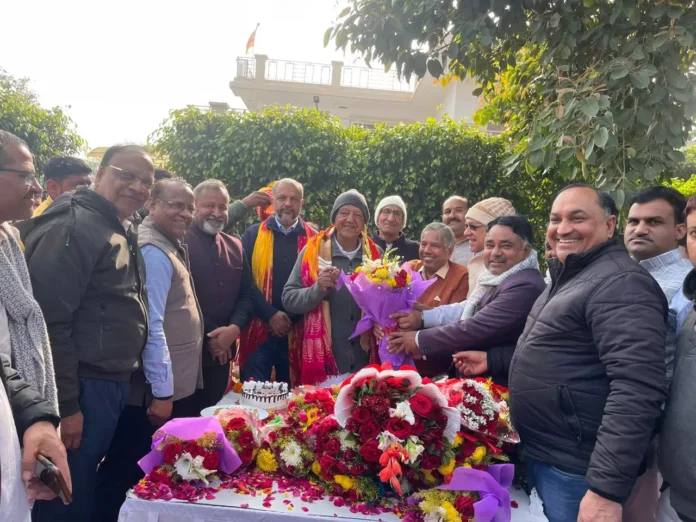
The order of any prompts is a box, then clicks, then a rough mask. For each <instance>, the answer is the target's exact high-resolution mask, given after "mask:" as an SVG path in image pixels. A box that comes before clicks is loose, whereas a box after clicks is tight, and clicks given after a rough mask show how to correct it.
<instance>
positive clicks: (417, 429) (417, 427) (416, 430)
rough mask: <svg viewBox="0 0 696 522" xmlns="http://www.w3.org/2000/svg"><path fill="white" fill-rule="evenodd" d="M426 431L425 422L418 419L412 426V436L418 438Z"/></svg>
mask: <svg viewBox="0 0 696 522" xmlns="http://www.w3.org/2000/svg"><path fill="white" fill-rule="evenodd" d="M424 431H425V424H423V421H422V420H420V419H418V420H417V421H416V423H415V424H414V425H413V426H411V435H415V436H416V437H419V436H420V435H421V433H423V432H424Z"/></svg>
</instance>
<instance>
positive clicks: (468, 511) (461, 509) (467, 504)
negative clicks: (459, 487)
mask: <svg viewBox="0 0 696 522" xmlns="http://www.w3.org/2000/svg"><path fill="white" fill-rule="evenodd" d="M474 503H475V500H474V499H473V498H471V497H467V496H466V495H460V496H458V497H457V500H455V501H454V509H456V510H457V512H458V513H459V514H460V515H462V519H464V520H466V519H468V518H471V517H473V516H474Z"/></svg>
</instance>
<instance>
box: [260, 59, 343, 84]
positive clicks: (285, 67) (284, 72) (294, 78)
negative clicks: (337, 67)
mask: <svg viewBox="0 0 696 522" xmlns="http://www.w3.org/2000/svg"><path fill="white" fill-rule="evenodd" d="M266 80H275V81H278V82H296V83H313V84H316V85H331V66H330V65H325V64H321V63H306V62H288V61H285V60H268V62H267V63H266Z"/></svg>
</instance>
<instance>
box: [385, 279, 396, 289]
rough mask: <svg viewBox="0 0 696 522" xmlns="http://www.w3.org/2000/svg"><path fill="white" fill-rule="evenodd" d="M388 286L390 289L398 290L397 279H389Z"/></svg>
mask: <svg viewBox="0 0 696 522" xmlns="http://www.w3.org/2000/svg"><path fill="white" fill-rule="evenodd" d="M387 284H388V285H389V288H396V280H395V279H387Z"/></svg>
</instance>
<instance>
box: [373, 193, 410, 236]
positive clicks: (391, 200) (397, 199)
mask: <svg viewBox="0 0 696 522" xmlns="http://www.w3.org/2000/svg"><path fill="white" fill-rule="evenodd" d="M389 205H395V206H397V207H399V208H400V209H401V212H402V213H403V214H404V228H406V218H407V217H408V214H407V213H406V203H404V200H403V199H401V196H387V197H386V198H384V199H383V200H382V201H380V202H379V203H378V204H377V210H375V225H377V226H379V223H377V219H378V218H379V213H380V212H382V209H383V208H384V207H388V206H389Z"/></svg>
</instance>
